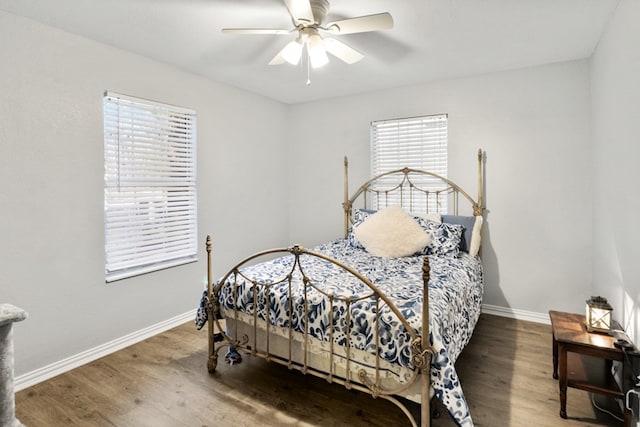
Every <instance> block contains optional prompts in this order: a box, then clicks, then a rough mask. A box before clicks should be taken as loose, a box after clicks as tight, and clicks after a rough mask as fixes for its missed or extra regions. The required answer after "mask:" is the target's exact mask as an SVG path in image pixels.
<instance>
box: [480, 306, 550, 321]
mask: <svg viewBox="0 0 640 427" xmlns="http://www.w3.org/2000/svg"><path fill="white" fill-rule="evenodd" d="M482 312H483V313H487V314H493V315H495V316H502V317H509V318H511V319H517V320H527V321H529V322H536V323H544V324H546V325H550V324H551V321H550V320H549V315H548V314H547V313H536V312H534V311H525V310H518V309H515V308H509V307H500V306H497V305H489V304H483V305H482Z"/></svg>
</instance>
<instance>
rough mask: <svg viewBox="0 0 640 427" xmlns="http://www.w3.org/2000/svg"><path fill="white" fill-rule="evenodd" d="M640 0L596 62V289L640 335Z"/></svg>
mask: <svg viewBox="0 0 640 427" xmlns="http://www.w3.org/2000/svg"><path fill="white" fill-rule="evenodd" d="M639 17H640V2H638V1H636V0H622V1H621V2H620V4H619V6H618V8H617V10H616V12H615V14H614V16H613V18H612V19H611V22H610V24H609V26H608V30H607V32H606V33H605V34H604V36H603V38H602V40H601V41H600V43H599V45H598V48H597V49H596V52H595V54H594V56H593V59H592V61H591V64H592V76H591V85H592V93H593V95H592V104H593V113H592V126H593V152H594V174H595V182H594V183H595V185H594V222H593V236H594V245H593V251H594V256H593V258H594V264H593V278H594V294H597V295H602V296H604V297H606V298H607V299H609V301H610V302H611V305H612V306H613V307H614V317H615V318H616V319H617V320H618V321H620V322H621V323H622V326H623V327H625V329H626V330H627V331H628V332H629V333H630V335H631V338H632V339H633V341H634V342H635V343H636V344H639V343H640V279H639V278H640V263H639V262H638V259H639V258H640V249H638V244H639V243H640V221H638V214H639V213H640V196H639V195H638V194H639V193H638V185H639V184H640V168H638V159H640V50H639V49H638V43H639V42H640V26H639V25H638V18H639Z"/></svg>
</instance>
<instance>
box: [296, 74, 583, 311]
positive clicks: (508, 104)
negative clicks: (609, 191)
mask: <svg viewBox="0 0 640 427" xmlns="http://www.w3.org/2000/svg"><path fill="white" fill-rule="evenodd" d="M589 103H590V99H589V68H588V63H587V62H586V61H577V62H569V63H561V64H556V65H549V66H544V67H537V68H529V69H524V70H519V71H510V72H502V73H495V74H489V75H483V76H478V77H473V78H466V79H459V80H450V81H444V82H436V83H432V84H425V85H418V86H410V87H405V88H400V89H395V90H389V91H384V92H378V93H371V94H365V95H359V96H350V97H344V98H340V99H334V100H328V101H323V102H314V103H309V104H304V105H296V106H294V107H292V108H291V112H290V120H289V121H290V123H291V125H290V129H289V132H290V136H289V140H290V156H291V157H290V159H291V161H290V163H291V177H292V178H293V177H295V179H291V180H290V191H291V194H290V200H291V213H290V217H291V223H290V230H291V237H292V240H294V241H300V242H305V244H307V245H309V244H314V243H318V242H320V241H322V240H324V239H326V238H327V236H335V237H338V236H340V234H341V233H342V216H341V215H342V213H341V206H340V204H341V202H342V157H343V156H344V155H348V156H349V158H350V164H351V167H350V169H351V173H350V180H351V184H352V185H351V191H354V190H355V186H356V184H357V183H358V184H357V185H359V183H362V182H363V181H364V179H365V178H367V177H368V173H369V122H370V121H372V120H378V119H387V118H397V117H409V116H415V115H422V114H435V113H448V114H449V155H450V165H449V178H451V179H453V180H454V181H456V182H458V183H459V184H461V185H462V186H463V188H466V189H468V190H469V191H470V192H471V193H472V194H474V195H475V194H476V152H477V149H478V148H479V147H482V148H483V149H484V150H486V156H487V160H486V207H487V213H486V215H485V219H486V226H485V229H484V236H485V239H484V240H483V250H482V256H483V259H484V262H485V266H486V291H485V299H484V302H485V304H489V305H495V306H500V307H507V308H510V309H515V310H526V311H530V312H535V313H546V312H547V311H548V310H550V309H559V310H568V311H577V312H582V311H583V310H584V300H585V299H587V298H588V297H589V294H590V292H591V291H590V289H591V267H590V266H591V260H592V259H591V226H592V216H591V199H592V193H591V185H592V174H591V171H590V167H591V164H592V163H591V151H590V143H589V141H590V130H589V129H590V127H589V120H590V107H589ZM318 183H322V188H323V191H321V192H320V193H312V192H310V191H308V190H307V186H311V185H317V184H318ZM310 222H311V223H310Z"/></svg>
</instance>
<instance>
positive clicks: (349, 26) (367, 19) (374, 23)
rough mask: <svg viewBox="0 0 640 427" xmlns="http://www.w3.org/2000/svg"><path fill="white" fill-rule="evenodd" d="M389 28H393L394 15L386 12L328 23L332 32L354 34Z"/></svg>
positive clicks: (328, 29)
mask: <svg viewBox="0 0 640 427" xmlns="http://www.w3.org/2000/svg"><path fill="white" fill-rule="evenodd" d="M389 28H393V17H391V14H389V13H388V12H385V13H377V14H375V15H366V16H359V17H357V18H349V19H343V20H341V21H335V22H331V23H329V24H327V27H326V30H327V31H329V32H330V33H332V34H353V33H366V32H368V31H377V30H387V29H389Z"/></svg>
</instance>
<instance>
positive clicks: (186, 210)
mask: <svg viewBox="0 0 640 427" xmlns="http://www.w3.org/2000/svg"><path fill="white" fill-rule="evenodd" d="M103 108H104V162H105V163H104V164H105V172H104V211H105V217H104V221H105V258H106V261H105V275H106V280H107V282H111V281H114V280H119V279H123V278H126V277H130V276H134V275H138V274H143V273H147V272H150V271H155V270H160V269H163V268H167V267H172V266H176V265H180V264H184V263H187V262H192V261H196V260H197V252H198V251H197V209H196V114H195V112H194V111H191V110H187V109H184V108H180V107H175V106H171V105H165V104H160V103H156V102H152V101H147V100H142V99H136V98H133V97H129V96H126V95H119V94H115V93H112V92H106V93H105V96H104V99H103Z"/></svg>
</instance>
